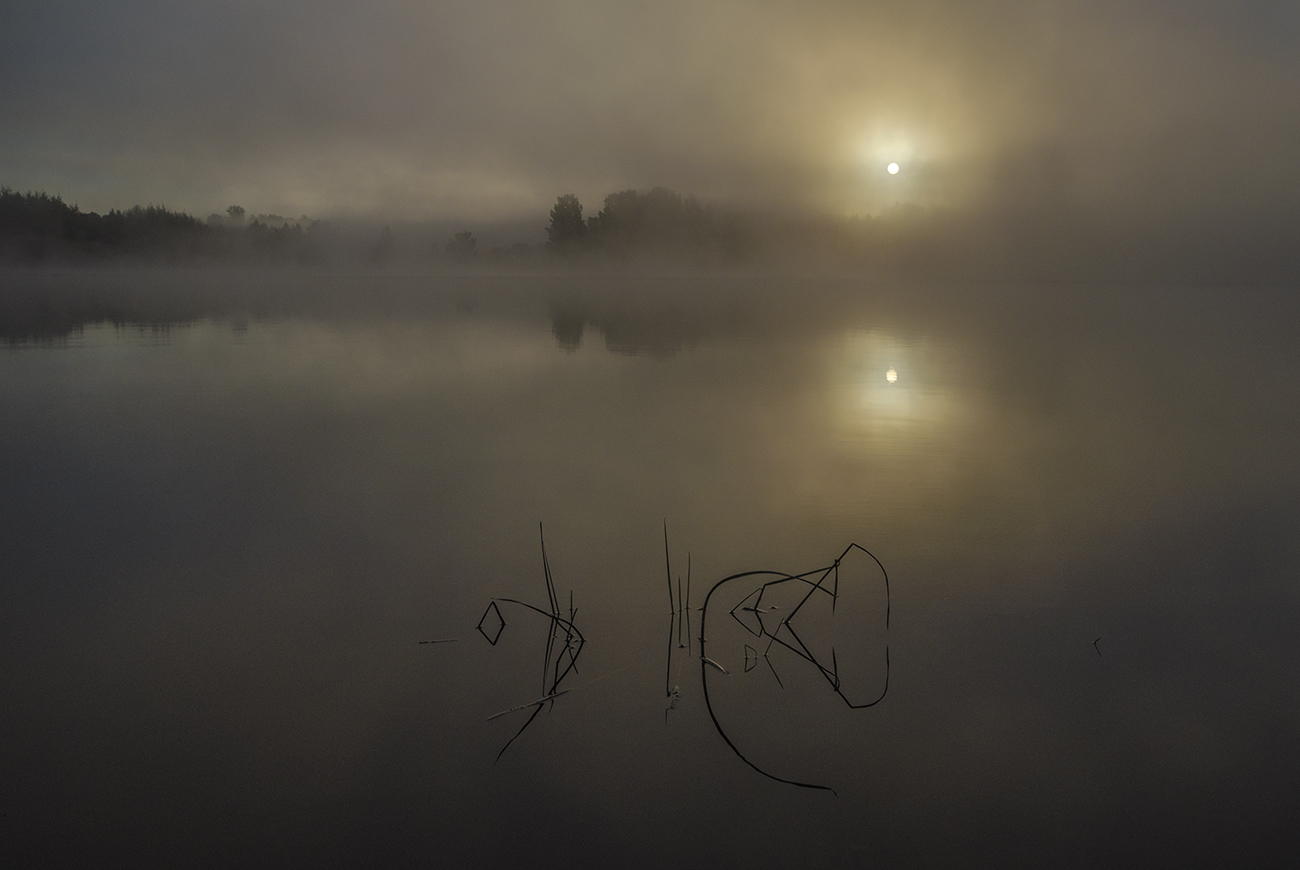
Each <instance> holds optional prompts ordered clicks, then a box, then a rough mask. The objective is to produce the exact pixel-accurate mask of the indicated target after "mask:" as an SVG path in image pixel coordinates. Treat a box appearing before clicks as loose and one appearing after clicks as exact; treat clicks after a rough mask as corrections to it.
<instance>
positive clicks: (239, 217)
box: [226, 205, 244, 226]
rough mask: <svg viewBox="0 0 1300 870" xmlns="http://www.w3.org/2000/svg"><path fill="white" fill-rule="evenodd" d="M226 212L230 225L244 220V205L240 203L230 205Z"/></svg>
mask: <svg viewBox="0 0 1300 870" xmlns="http://www.w3.org/2000/svg"><path fill="white" fill-rule="evenodd" d="M226 214H228V215H230V223H231V225H232V226H239V225H240V224H242V223H243V222H244V207H243V206H242V205H232V206H230V207H229V208H227V209H226Z"/></svg>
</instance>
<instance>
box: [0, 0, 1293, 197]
mask: <svg viewBox="0 0 1300 870" xmlns="http://www.w3.org/2000/svg"><path fill="white" fill-rule="evenodd" d="M1297 94H1300V4H1296V3H1295V2H1294V0H1242V2H1234V3H1227V2H1210V0H1124V2H1121V0H1091V2H1070V0H991V2H990V0H986V2H971V0H887V2H862V0H856V2H853V0H798V2H787V0H748V2H739V0H690V2H685V0H663V2H652V3H644V2H641V3H631V2H626V3H624V2H609V0H606V2H595V0H548V2H537V0H531V2H525V0H464V2H462V0H445V2H436V3H435V2H427V0H425V2H413V0H368V2H365V3H361V2H345V0H312V2H308V0H280V2H267V0H256V2H254V0H210V2H207V3H204V4H188V3H176V2H164V0H42V2H40V3H34V2H28V3H12V4H4V6H3V8H0V184H3V185H6V186H8V187H11V188H14V189H18V190H45V191H47V192H50V193H57V194H60V195H62V196H63V197H64V199H65V200H67V201H69V202H73V203H76V204H78V205H79V206H81V207H82V208H83V209H87V210H97V211H103V210H107V209H108V208H112V207H126V206H129V205H131V204H135V203H142V204H150V203H153V204H165V205H167V206H168V207H171V208H176V209H180V210H184V211H188V212H191V213H194V214H198V215H200V216H205V215H207V214H208V213H210V212H214V211H224V210H225V207H226V206H227V205H230V204H233V203H238V204H241V205H243V206H244V207H245V208H246V209H247V210H248V211H249V213H252V214H256V213H276V214H284V215H298V214H309V215H312V216H357V217H368V216H372V217H373V216H383V217H393V218H408V219H422V218H442V219H446V218H465V219H486V218H497V219H507V218H512V217H519V216H525V215H532V214H542V215H544V214H545V212H546V210H547V209H548V208H549V207H550V205H551V204H552V203H553V202H554V201H555V198H556V196H557V195H559V194H562V193H576V194H577V195H578V196H579V197H580V198H581V199H582V201H583V202H584V204H586V206H587V210H588V213H594V211H595V210H596V209H597V208H598V207H599V203H600V200H601V199H602V198H603V196H604V195H605V194H606V193H609V192H611V191H615V190H621V189H626V188H638V189H641V190H645V189H647V188H649V187H652V186H655V185H665V186H668V187H672V188H674V189H676V190H678V191H680V192H682V193H688V194H694V195H696V196H698V197H699V198H700V199H701V200H704V201H706V202H711V203H718V204H729V205H737V206H744V207H760V208H780V209H797V210H801V211H811V212H817V213H831V214H844V215H848V214H878V213H880V212H881V211H882V210H883V209H885V208H887V207H888V206H890V205H893V204H894V203H897V202H914V203H917V204H920V205H924V206H933V207H943V208H958V209H976V210H978V209H989V208H994V209H996V208H1018V209H1029V210H1034V209H1048V210H1052V209H1061V208H1087V209H1091V210H1093V211H1095V212H1100V213H1109V212H1112V211H1113V212H1116V213H1125V214H1128V215H1130V216H1133V215H1136V216H1138V217H1150V218H1152V219H1157V220H1158V219H1161V218H1167V217H1169V216H1173V215H1179V216H1184V217H1185V216H1187V215H1202V216H1205V217H1206V219H1225V220H1226V219H1228V218H1229V216H1232V215H1238V214H1246V213H1256V212H1261V211H1262V212H1268V211H1270V210H1273V211H1276V210H1278V209H1282V210H1291V211H1294V210H1295V209H1296V206H1297V204H1298V203H1300V160H1297V159H1296V158H1297V155H1298V154H1300V100H1297V99H1296V95H1297ZM890 162H897V163H898V164H899V165H900V167H901V169H900V172H899V173H898V174H897V175H893V176H891V175H889V173H888V172H886V170H885V167H886V166H887V165H888V164H889V163H890ZM1215 216H1219V217H1218V218H1216V217H1215Z"/></svg>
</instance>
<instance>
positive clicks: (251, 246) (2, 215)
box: [0, 187, 330, 264]
mask: <svg viewBox="0 0 1300 870" xmlns="http://www.w3.org/2000/svg"><path fill="white" fill-rule="evenodd" d="M328 235H329V233H328V227H326V226H325V225H324V224H321V223H320V222H318V221H308V220H307V219H306V218H303V219H302V220H298V221H291V220H287V219H285V218H281V217H279V216H277V215H259V216H257V217H255V218H253V219H252V220H251V221H246V220H245V213H244V209H242V208H240V207H239V206H231V207H230V208H229V209H227V214H226V216H224V217H223V216H221V215H215V214H214V215H212V216H211V217H209V218H208V220H207V221H206V222H205V221H201V220H199V219H198V218H195V217H193V216H191V215H188V214H184V213H183V212H176V211H171V210H170V209H167V208H165V207H163V206H155V205H150V206H139V205H137V206H134V207H132V208H129V209H127V210H126V211H118V210H116V209H114V210H112V211H110V212H108V214H102V215H101V214H97V213H96V212H93V211H92V212H83V211H82V210H81V209H79V208H78V207H77V206H75V205H68V204H67V203H66V202H64V201H63V199H62V197H59V196H50V195H49V194H46V193H17V192H15V191H13V190H11V189H9V188H7V187H0V261H3V262H9V263H23V264H36V263H49V262H66V261H72V262H95V261H103V260H114V259H124V258H130V259H148V260H158V261H164V262H168V263H188V262H205V261H219V260H230V259H252V260H287V261H298V262H303V263H307V262H311V261H313V260H314V259H317V258H319V257H321V256H323V255H324V254H325V253H326V252H327V251H328V250H329V242H330V240H329V239H328V238H327V236H328Z"/></svg>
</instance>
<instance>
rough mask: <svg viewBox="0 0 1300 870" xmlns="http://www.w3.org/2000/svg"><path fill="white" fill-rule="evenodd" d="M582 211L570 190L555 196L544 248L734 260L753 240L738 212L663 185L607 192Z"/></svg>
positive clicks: (622, 255)
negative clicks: (595, 208) (590, 211)
mask: <svg viewBox="0 0 1300 870" xmlns="http://www.w3.org/2000/svg"><path fill="white" fill-rule="evenodd" d="M582 212H583V207H582V202H581V201H579V199H578V197H577V196H575V195H574V194H571V193H567V194H564V195H562V196H560V197H559V198H558V199H557V200H556V202H555V206H554V208H552V209H551V214H550V218H551V220H550V224H549V225H548V226H547V227H546V236H547V248H548V249H549V250H551V251H552V252H554V253H558V254H562V255H566V256H570V257H572V256H578V255H581V254H592V253H598V254H603V255H606V256H613V257H617V258H628V257H632V256H634V255H643V256H664V257H686V258H688V259H695V260H700V259H704V260H712V259H726V260H735V259H740V258H742V257H743V256H744V255H745V254H746V253H748V252H749V251H750V249H752V247H753V244H754V234H753V229H752V227H750V226H748V225H746V223H745V222H744V221H742V220H740V219H739V218H738V217H736V216H734V215H726V214H722V213H719V212H717V211H715V210H714V209H712V208H710V207H708V206H705V205H702V204H701V203H700V202H699V201H698V200H696V198H695V197H693V196H685V197H683V196H682V195H681V194H679V193H677V192H676V191H674V190H670V189H668V188H666V187H655V188H652V189H651V190H650V191H649V192H647V193H639V192H638V191H636V190H631V189H629V190H622V191H618V192H616V193H611V194H609V195H608V196H606V197H605V201H604V203H603V206H602V208H601V210H600V211H599V212H597V213H596V214H595V215H593V216H591V217H588V218H585V219H584V218H583V213H582Z"/></svg>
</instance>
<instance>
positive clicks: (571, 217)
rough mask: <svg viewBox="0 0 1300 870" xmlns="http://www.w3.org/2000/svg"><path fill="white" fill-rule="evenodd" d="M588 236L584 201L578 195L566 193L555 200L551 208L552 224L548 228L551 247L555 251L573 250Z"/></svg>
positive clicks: (547, 236) (548, 240) (547, 233)
mask: <svg viewBox="0 0 1300 870" xmlns="http://www.w3.org/2000/svg"><path fill="white" fill-rule="evenodd" d="M586 237H587V224H586V223H585V222H584V221H583V220H582V203H581V202H579V201H578V197H576V196H574V195H573V194H571V193H566V194H564V195H563V196H561V197H560V198H559V199H557V200H556V201H555V207H554V208H552V209H551V225H550V226H549V227H547V228H546V238H547V242H548V245H549V247H550V248H551V249H552V250H555V251H564V250H571V249H573V248H575V247H577V246H578V245H580V244H582V242H583V240H584V239H586Z"/></svg>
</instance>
